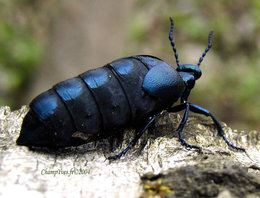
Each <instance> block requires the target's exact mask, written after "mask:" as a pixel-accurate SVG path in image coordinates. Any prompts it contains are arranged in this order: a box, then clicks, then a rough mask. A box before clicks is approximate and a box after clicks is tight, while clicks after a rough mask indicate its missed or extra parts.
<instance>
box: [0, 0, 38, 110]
mask: <svg viewBox="0 0 260 198" xmlns="http://www.w3.org/2000/svg"><path fill="white" fill-rule="evenodd" d="M25 3H28V1H15V0H13V1H2V2H1V4H0V11H1V14H0V46H1V47H0V77H1V78H0V98H1V100H0V105H4V104H9V105H12V103H13V100H15V98H13V97H15V96H16V95H17V93H19V91H21V89H22V88H23V87H24V85H25V84H26V83H27V81H28V79H29V78H30V75H31V72H32V70H33V69H34V68H35V67H36V66H37V64H38V62H39V61H40V59H41V57H42V52H43V50H42V44H41V42H40V41H39V40H38V39H37V37H36V36H35V24H34V23H33V18H32V17H33V16H32V12H31V9H28V8H26V7H24V4H25ZM26 11H27V12H26Z"/></svg>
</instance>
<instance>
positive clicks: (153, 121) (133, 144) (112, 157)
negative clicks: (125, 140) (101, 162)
mask: <svg viewBox="0 0 260 198" xmlns="http://www.w3.org/2000/svg"><path fill="white" fill-rule="evenodd" d="M159 116H160V113H158V114H156V115H155V116H153V118H152V119H151V120H150V121H149V122H148V124H147V125H146V126H145V127H144V128H143V129H142V130H141V131H139V132H138V133H137V134H136V136H135V138H134V139H133V140H132V141H131V142H130V144H129V146H128V147H126V149H124V150H123V151H122V152H121V153H119V154H117V155H114V156H110V157H108V158H107V159H108V160H117V159H120V157H122V155H124V154H126V152H127V151H128V150H130V149H131V148H133V147H134V146H135V145H136V143H137V141H138V140H139V139H140V137H141V136H142V135H143V134H144V132H145V131H146V130H147V129H148V128H149V127H150V126H152V125H153V124H154V123H155V122H156V121H157V120H158V118H159Z"/></svg>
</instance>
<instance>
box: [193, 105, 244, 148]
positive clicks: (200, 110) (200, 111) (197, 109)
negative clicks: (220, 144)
mask: <svg viewBox="0 0 260 198" xmlns="http://www.w3.org/2000/svg"><path fill="white" fill-rule="evenodd" d="M190 110H191V111H192V112H194V113H198V114H202V115H205V116H210V117H211V119H212V120H213V122H214V124H215V125H216V127H217V130H218V134H219V136H221V137H222V138H223V139H224V141H225V142H226V143H227V145H228V146H229V147H231V148H233V149H237V150H240V151H245V149H244V148H240V147H237V146H234V145H233V144H231V143H230V142H229V141H228V140H227V138H226V137H225V135H224V131H223V129H222V126H221V124H220V122H219V121H218V120H217V119H216V118H215V117H214V116H213V115H212V114H211V113H210V111H208V110H207V109H204V108H202V107H200V106H198V105H195V104H190Z"/></svg>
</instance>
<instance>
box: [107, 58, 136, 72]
mask: <svg viewBox="0 0 260 198" xmlns="http://www.w3.org/2000/svg"><path fill="white" fill-rule="evenodd" d="M110 65H111V66H112V67H113V68H114V70H115V71H116V72H118V73H119V74H122V75H124V74H128V73H129V72H131V71H132V69H133V67H134V62H133V61H131V60H129V59H120V60H119V61H114V62H112V63H111V64H110Z"/></svg>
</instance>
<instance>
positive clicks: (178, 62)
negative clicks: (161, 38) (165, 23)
mask: <svg viewBox="0 0 260 198" xmlns="http://www.w3.org/2000/svg"><path fill="white" fill-rule="evenodd" d="M170 21H171V29H170V32H169V40H170V41H171V46H172V49H173V51H174V55H175V59H176V63H177V66H178V67H179V66H180V61H179V57H178V53H177V50H176V47H175V43H174V40H173V37H172V35H173V29H174V23H173V19H172V18H171V17H170Z"/></svg>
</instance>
